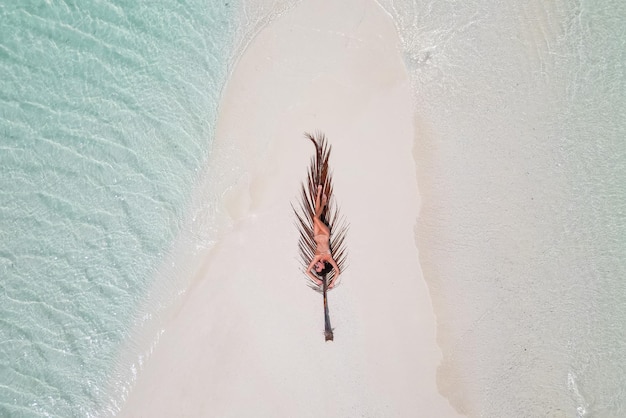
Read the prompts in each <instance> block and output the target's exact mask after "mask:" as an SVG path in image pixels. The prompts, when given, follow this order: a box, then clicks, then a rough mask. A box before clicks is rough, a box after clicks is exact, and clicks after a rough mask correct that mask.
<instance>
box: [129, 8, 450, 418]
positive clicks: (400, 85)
mask: <svg viewBox="0 0 626 418" xmlns="http://www.w3.org/2000/svg"><path fill="white" fill-rule="evenodd" d="M398 42H399V41H398V38H397V34H396V32H395V29H394V27H393V24H392V22H391V20H390V19H389V18H388V17H387V16H386V15H385V14H384V13H383V11H382V10H381V9H380V8H379V7H378V6H377V5H376V4H375V2H373V1H363V0H352V1H344V2H334V1H331V0H321V1H319V0H318V1H312V0H305V1H303V2H302V3H301V4H300V5H299V6H297V7H296V8H294V9H292V10H290V11H289V12H287V13H286V14H285V15H283V16H281V17H280V18H279V19H277V20H276V21H274V22H272V23H271V24H270V25H269V26H268V27H267V28H265V29H264V30H263V31H262V32H261V33H260V34H259V35H258V36H257V37H256V38H255V39H254V41H253V42H252V43H251V44H250V45H249V47H248V49H247V50H246V52H245V53H244V55H243V56H242V57H241V59H240V60H239V62H238V64H237V66H236V68H235V69H234V71H233V74H232V76H231V79H230V81H229V83H228V85H227V87H226V91H225V92H224V96H223V100H222V103H221V108H220V117H219V120H218V128H217V135H216V139H215V148H214V149H215V151H214V153H213V155H212V159H213V160H214V161H213V163H215V162H216V161H218V162H219V160H220V159H222V160H224V159H226V158H227V159H228V161H236V164H237V167H238V168H243V171H244V175H243V176H242V178H241V179H240V181H239V182H238V183H237V185H236V186H234V187H233V188H231V190H230V191H229V192H228V193H227V194H226V195H225V196H224V203H223V205H224V209H225V211H226V212H227V213H228V214H229V216H230V217H231V218H232V221H233V224H234V226H233V228H232V230H230V231H228V232H226V233H225V234H224V237H223V239H222V240H221V241H220V242H219V243H218V244H217V246H216V247H215V248H214V250H213V251H211V253H210V255H209V257H208V258H207V260H206V261H205V263H204V265H203V266H202V268H201V269H200V273H199V274H198V277H196V278H195V279H194V282H193V286H192V289H191V290H190V291H189V292H188V294H187V295H186V297H185V300H184V301H183V303H182V304H181V306H180V309H178V310H177V311H176V312H175V313H174V315H173V317H172V318H170V319H169V320H168V322H167V323H166V324H165V325H164V327H163V328H164V333H163V336H162V337H161V339H160V342H159V344H158V345H157V347H156V348H155V350H154V353H153V354H152V356H151V357H150V359H149V360H148V362H147V363H146V365H145V367H144V368H143V370H141V372H140V374H139V376H138V381H137V385H136V387H135V388H134V389H133V391H132V392H131V394H130V396H129V399H128V402H127V404H126V405H125V406H124V407H123V409H122V412H121V413H120V416H124V417H183V416H184V417H443V418H445V417H455V416H459V415H458V414H457V413H456V412H455V411H454V409H453V408H452V407H451V406H450V405H449V403H448V401H447V400H446V399H445V398H444V397H442V396H441V395H440V394H439V393H438V391H437V383H436V369H437V366H438V365H439V363H440V361H441V352H440V350H439V348H438V346H437V344H436V335H435V330H436V322H435V316H434V314H433V310H432V305H431V300H430V296H429V293H428V288H427V287H426V284H425V282H424V279H423V277H422V274H421V271H420V266H419V264H418V252H417V248H416V245H415V241H414V226H415V223H416V214H417V213H418V205H419V194H418V189H417V182H416V178H415V171H416V168H415V163H414V160H413V158H412V146H413V136H414V131H415V127H414V126H413V123H414V122H413V107H412V102H411V92H410V88H409V80H408V76H407V74H406V71H405V68H404V65H403V63H402V60H401V57H400V54H399V51H398ZM316 130H320V131H322V132H324V133H325V134H326V135H327V136H328V138H329V141H330V143H331V144H332V146H333V151H332V154H331V162H330V163H331V166H332V167H333V169H334V181H335V198H336V200H337V204H338V205H339V207H340V210H341V211H342V213H343V215H345V217H346V218H347V220H348V222H349V223H350V231H349V235H348V241H347V246H348V250H349V254H348V269H347V270H346V271H345V273H344V274H342V277H341V283H340V285H339V286H338V288H337V289H336V290H333V291H331V292H330V293H329V305H330V316H331V321H332V325H333V327H334V332H335V341H333V342H325V341H324V335H323V329H324V323H323V307H322V297H321V295H320V294H318V293H316V292H314V291H312V290H311V289H309V288H308V287H307V286H306V283H305V279H304V275H303V273H302V272H301V271H300V266H299V264H298V259H297V256H298V253H297V239H298V234H297V230H296V228H295V224H294V216H293V213H292V210H291V206H290V203H296V202H297V198H298V193H299V187H300V186H299V184H300V182H301V181H302V180H303V179H304V178H305V175H306V170H307V164H308V163H309V160H310V157H311V156H312V155H313V151H314V149H313V146H312V145H311V143H310V142H309V141H308V140H306V139H305V138H304V136H303V133H304V132H305V131H309V132H314V131H316ZM233 156H235V157H233ZM216 165H218V166H219V163H216Z"/></svg>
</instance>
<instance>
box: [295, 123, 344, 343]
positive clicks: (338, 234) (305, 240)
mask: <svg viewBox="0 0 626 418" xmlns="http://www.w3.org/2000/svg"><path fill="white" fill-rule="evenodd" d="M304 135H305V137H306V138H308V139H310V140H311V142H313V145H315V155H314V156H313V157H312V158H311V164H310V166H309V172H308V176H307V177H308V178H307V181H305V182H302V189H301V196H300V208H299V209H300V210H296V208H293V211H294V213H295V215H296V218H297V222H296V225H297V227H298V231H299V232H300V239H299V242H298V248H299V250H300V263H301V264H302V267H303V271H304V272H305V273H306V269H307V267H308V266H309V264H310V263H311V260H313V257H314V256H315V249H316V243H315V239H314V238H313V216H314V214H315V196H316V195H317V185H319V184H321V185H322V193H323V194H326V196H327V204H326V207H325V208H324V211H323V212H322V215H321V219H322V222H324V223H325V224H326V225H327V226H328V228H329V230H330V237H331V238H330V251H331V253H332V256H333V258H334V259H335V262H336V263H337V266H338V267H339V270H341V271H342V272H343V271H344V270H345V267H346V265H347V263H346V256H347V251H346V247H345V238H346V233H347V231H348V225H347V223H346V221H345V219H344V218H343V217H341V216H340V215H339V210H338V208H337V207H336V205H335V199H334V196H333V179H332V173H331V171H330V169H329V167H328V160H329V158H330V151H331V146H330V145H329V144H328V141H327V140H326V137H325V136H324V134H323V133H321V132H316V134H315V135H311V134H309V133H305V134H304ZM292 207H293V205H292ZM335 273H336V272H335V270H334V269H333V270H331V271H330V273H328V274H324V275H323V276H320V279H321V280H322V282H323V286H322V289H320V288H319V286H317V285H316V284H315V283H314V282H313V281H312V280H311V279H310V277H309V276H308V275H306V274H305V277H306V278H307V284H308V285H309V286H310V287H311V288H313V289H314V290H317V291H321V292H322V294H323V295H324V319H325V321H324V322H325V324H326V331H325V335H326V340H327V341H328V340H332V339H333V334H332V329H331V327H330V319H329V316H328V303H327V297H326V294H327V290H328V283H329V282H330V281H331V280H332V278H333V277H334V276H335Z"/></svg>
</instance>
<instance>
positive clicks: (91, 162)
mask: <svg viewBox="0 0 626 418" xmlns="http://www.w3.org/2000/svg"><path fill="white" fill-rule="evenodd" d="M209 3H210V4H209ZM209 3H207V2H202V1H190V2H185V3H184V4H182V3H180V2H175V1H168V0H163V1H159V2H158V3H154V4H150V5H148V4H143V3H137V2H134V1H126V2H101V1H88V2H62V1H50V2H43V1H41V2H39V1H32V2H10V1H5V2H2V4H1V5H0V17H1V20H2V25H1V28H0V33H1V35H0V72H1V73H2V79H1V80H0V83H1V88H0V114H1V115H2V118H1V119H0V132H1V134H0V135H1V140H0V165H1V167H2V170H1V172H0V173H1V174H0V223H1V227H0V234H1V239H0V275H1V277H2V291H1V292H0V321H1V322H2V325H1V326H0V388H1V389H0V416H3V417H9V416H10V417H35V416H57V417H70V416H91V415H94V414H95V413H97V411H99V410H101V409H103V408H105V407H106V404H107V402H108V401H109V400H108V399H107V395H106V394H105V393H103V388H104V387H105V386H106V382H107V380H108V379H109V377H110V370H111V368H112V364H114V363H115V361H116V358H117V356H118V350H119V347H120V344H121V343H122V342H123V341H124V340H125V339H127V338H128V337H129V335H128V331H129V329H130V326H131V322H132V319H133V317H134V316H135V315H136V308H137V306H138V305H139V302H140V301H141V299H142V297H143V295H144V294H145V292H146V290H147V288H148V287H149V286H150V285H151V281H152V277H153V276H154V271H155V269H156V268H157V266H158V264H159V263H160V260H161V259H162V258H163V256H164V254H165V253H167V251H168V248H169V246H170V243H171V242H172V240H173V238H174V237H175V236H176V235H177V233H178V232H179V230H180V226H181V223H182V219H183V218H184V212H185V210H186V207H187V205H188V202H189V199H190V197H189V194H190V192H191V189H192V185H193V184H194V181H195V180H196V177H197V172H198V170H200V169H201V167H202V165H203V164H204V162H205V161H206V158H207V156H208V153H209V150H210V143H211V137H212V133H213V128H214V124H215V119H216V114H217V105H218V100H219V97H220V92H221V88H222V86H223V84H224V82H225V79H226V75H227V66H228V63H229V58H230V56H231V54H232V44H233V39H232V38H233V33H234V28H233V23H232V22H233V19H232V17H231V14H232V13H233V11H232V9H231V7H230V6H229V5H228V2H209Z"/></svg>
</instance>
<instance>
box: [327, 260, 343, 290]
mask: <svg viewBox="0 0 626 418" xmlns="http://www.w3.org/2000/svg"><path fill="white" fill-rule="evenodd" d="M329 262H330V264H331V265H332V266H333V268H334V269H335V277H333V279H332V280H331V281H330V284H329V285H328V288H329V289H332V288H333V287H334V286H335V281H336V280H337V279H338V278H339V273H340V271H339V266H338V265H337V263H336V262H335V259H334V258H331V259H330V260H329Z"/></svg>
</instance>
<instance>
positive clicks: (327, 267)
mask: <svg viewBox="0 0 626 418" xmlns="http://www.w3.org/2000/svg"><path fill="white" fill-rule="evenodd" d="M318 263H324V268H322V270H321V271H317V270H315V273H316V274H317V275H318V276H320V277H324V276H326V275H327V274H328V273H330V272H331V271H332V270H333V265H332V264H330V263H329V262H326V261H322V260H320V261H318Z"/></svg>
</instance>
